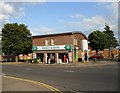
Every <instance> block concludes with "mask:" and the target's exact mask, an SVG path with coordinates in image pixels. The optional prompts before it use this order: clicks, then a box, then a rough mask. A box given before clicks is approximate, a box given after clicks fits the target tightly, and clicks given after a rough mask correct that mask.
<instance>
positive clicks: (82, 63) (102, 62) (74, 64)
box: [0, 61, 119, 67]
mask: <svg viewBox="0 0 120 93" xmlns="http://www.w3.org/2000/svg"><path fill="white" fill-rule="evenodd" d="M118 63H119V62H115V61H114V62H113V61H98V62H90V61H89V62H72V63H62V64H58V63H55V64H45V63H30V62H5V63H0V64H33V65H41V66H55V67H87V66H103V65H112V64H118Z"/></svg>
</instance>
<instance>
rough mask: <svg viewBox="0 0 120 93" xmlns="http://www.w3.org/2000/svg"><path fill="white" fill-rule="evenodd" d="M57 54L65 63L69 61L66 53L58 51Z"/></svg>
mask: <svg viewBox="0 0 120 93" xmlns="http://www.w3.org/2000/svg"><path fill="white" fill-rule="evenodd" d="M58 55H59V59H60V60H61V61H62V62H64V63H66V62H68V61H69V59H68V53H59V54H58Z"/></svg>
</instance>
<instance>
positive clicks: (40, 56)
mask: <svg viewBox="0 0 120 93" xmlns="http://www.w3.org/2000/svg"><path fill="white" fill-rule="evenodd" d="M43 58H44V54H43V53H37V59H40V61H42V62H43Z"/></svg>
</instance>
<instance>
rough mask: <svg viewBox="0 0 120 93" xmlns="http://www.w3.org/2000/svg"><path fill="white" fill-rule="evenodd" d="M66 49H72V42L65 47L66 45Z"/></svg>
mask: <svg viewBox="0 0 120 93" xmlns="http://www.w3.org/2000/svg"><path fill="white" fill-rule="evenodd" d="M64 48H65V49H66V50H69V51H70V50H72V45H71V44H67V45H65V47H64Z"/></svg>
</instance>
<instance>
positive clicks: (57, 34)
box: [32, 31, 87, 39]
mask: <svg viewBox="0 0 120 93" xmlns="http://www.w3.org/2000/svg"><path fill="white" fill-rule="evenodd" d="M72 34H81V35H83V36H84V37H85V38H86V39H87V37H86V36H85V34H83V33H82V32H80V31H73V32H64V33H54V34H44V35H34V36H32V38H36V37H47V36H59V35H72Z"/></svg>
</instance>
